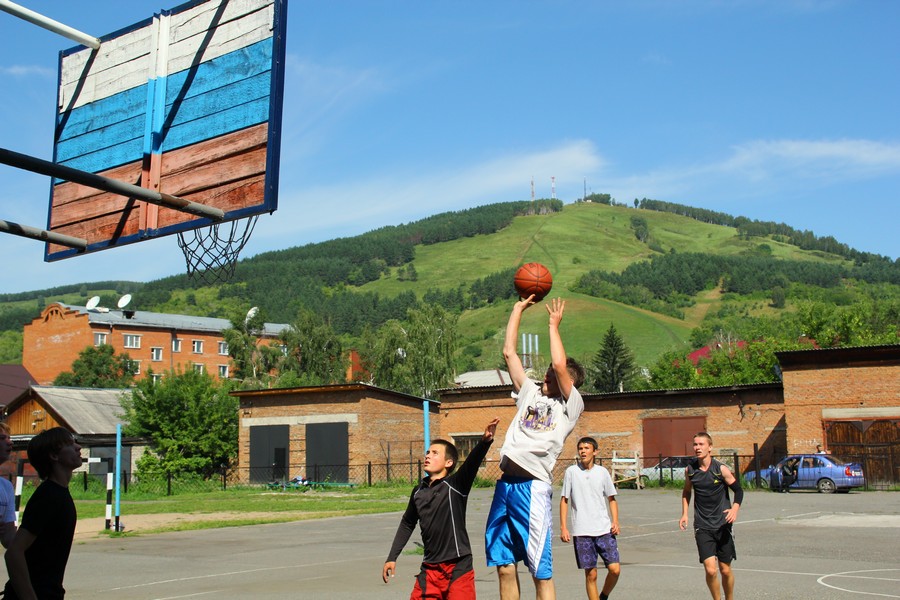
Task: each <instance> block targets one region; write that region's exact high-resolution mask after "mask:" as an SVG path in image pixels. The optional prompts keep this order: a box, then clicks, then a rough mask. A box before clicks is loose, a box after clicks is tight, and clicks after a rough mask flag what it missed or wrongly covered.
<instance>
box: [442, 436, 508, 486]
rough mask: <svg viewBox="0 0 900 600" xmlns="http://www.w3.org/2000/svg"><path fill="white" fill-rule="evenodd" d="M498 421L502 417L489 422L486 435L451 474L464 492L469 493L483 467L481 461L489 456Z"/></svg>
mask: <svg viewBox="0 0 900 600" xmlns="http://www.w3.org/2000/svg"><path fill="white" fill-rule="evenodd" d="M498 423H500V419H499V418H495V419H493V420H491V422H490V423H488V424H487V426H486V427H485V428H484V435H482V436H481V441H479V442H478V443H477V444H476V445H475V447H474V448H472V451H471V452H469V455H468V456H467V457H466V460H465V461H464V462H463V464H462V465H461V466H460V467H459V469H458V470H457V471H456V473H454V474H453V475H452V476H451V477H453V478H454V480H455V481H456V482H457V485H458V486H459V489H460V491H461V492H462V493H466V494H468V493H469V490H470V489H472V484H473V483H474V482H475V477H477V476H478V469H479V467H481V463H482V462H484V457H485V456H487V453H488V449H490V447H491V444H492V443H493V442H494V433H495V432H496V431H497V424H498Z"/></svg>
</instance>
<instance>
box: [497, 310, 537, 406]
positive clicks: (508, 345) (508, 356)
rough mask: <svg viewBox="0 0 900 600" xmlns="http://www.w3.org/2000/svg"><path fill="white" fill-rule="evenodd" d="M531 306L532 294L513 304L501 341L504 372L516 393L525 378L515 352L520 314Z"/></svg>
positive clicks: (517, 354)
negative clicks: (504, 364) (504, 335)
mask: <svg viewBox="0 0 900 600" xmlns="http://www.w3.org/2000/svg"><path fill="white" fill-rule="evenodd" d="M532 304H534V294H532V295H531V296H528V298H525V299H524V300H519V301H518V302H516V303H515V305H514V306H513V309H512V312H511V313H510V314H509V323H507V324H506V337H505V338H504V340H503V359H504V360H505V361H506V370H507V371H509V377H510V379H511V380H512V383H513V389H514V390H515V391H517V392H518V391H519V389H520V388H521V387H522V384H523V383H524V382H525V378H526V376H525V367H523V366H522V359H521V358H519V353H518V352H517V349H518V340H519V322H520V321H521V320H522V313H523V312H525V309H526V308H528V307H529V306H531V305H532Z"/></svg>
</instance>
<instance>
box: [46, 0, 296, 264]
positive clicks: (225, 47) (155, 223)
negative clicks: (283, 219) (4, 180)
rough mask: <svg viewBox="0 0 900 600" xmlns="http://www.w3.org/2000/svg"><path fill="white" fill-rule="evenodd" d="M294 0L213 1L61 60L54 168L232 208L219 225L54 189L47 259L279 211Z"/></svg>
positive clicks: (91, 193) (70, 186) (110, 197)
mask: <svg viewBox="0 0 900 600" xmlns="http://www.w3.org/2000/svg"><path fill="white" fill-rule="evenodd" d="M286 21H287V0H208V1H195V2H190V3H188V4H184V5H182V6H179V7H177V8H174V9H172V10H168V11H162V12H160V13H158V14H156V15H154V16H153V17H151V18H150V19H147V20H145V21H142V22H140V23H137V24H134V25H132V26H130V27H127V28H125V29H122V30H119V31H117V32H115V33H111V34H109V35H107V36H104V37H102V38H100V40H101V44H100V48H99V49H98V50H93V49H91V48H88V47H85V46H77V47H75V48H72V49H69V50H66V51H63V52H61V53H60V59H59V89H58V98H57V106H58V114H57V118H56V135H55V139H54V147H53V162H55V163H58V164H60V165H64V166H68V167H72V168H75V169H79V170H81V171H86V172H89V173H96V174H100V175H103V176H105V177H109V178H111V179H115V180H120V181H125V182H127V183H131V184H135V185H139V186H141V187H144V188H147V189H150V190H153V191H155V192H160V193H164V194H170V195H172V196H176V197H179V198H183V199H185V200H188V201H191V202H196V203H199V204H202V205H205V206H209V207H214V208H218V209H221V210H222V211H224V218H223V219H221V220H213V219H212V218H210V217H203V216H198V215H196V214H190V213H187V212H183V211H179V210H175V209H173V208H168V207H166V206H160V205H157V204H151V203H148V202H144V201H141V200H136V199H133V198H127V197H124V196H121V195H116V194H112V193H109V192H104V191H101V190H98V189H95V188H91V187H87V186H84V185H80V184H77V183H72V182H67V181H60V180H54V181H53V184H52V186H51V195H50V211H49V217H48V226H47V229H48V231H51V232H55V233H60V234H64V235H69V236H73V237H76V238H82V239H84V240H86V241H87V248H86V250H83V251H82V250H77V249H73V248H70V247H65V246H61V245H56V244H53V243H48V244H47V247H46V250H45V254H44V259H45V260H46V261H55V260H60V259H63V258H68V257H71V256H74V255H76V254H80V253H83V252H94V251H98V250H104V249H107V248H111V247H115V246H121V245H124V244H131V243H135V242H139V241H142V240H146V239H150V238H155V237H160V236H165V235H171V234H175V233H181V232H184V231H188V230H191V229H198V228H201V227H205V226H208V225H211V224H213V223H217V222H225V221H233V220H235V219H239V218H244V217H249V216H252V215H258V214H262V213H267V212H272V211H274V210H275V209H276V208H277V194H278V170H279V169H278V165H279V145H280V129H281V109H282V95H283V94H282V92H283V87H284V55H285V42H286V39H285V33H286Z"/></svg>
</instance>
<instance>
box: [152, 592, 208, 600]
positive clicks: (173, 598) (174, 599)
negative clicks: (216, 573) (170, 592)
mask: <svg viewBox="0 0 900 600" xmlns="http://www.w3.org/2000/svg"><path fill="white" fill-rule="evenodd" d="M224 591H225V590H210V591H208V592H197V593H196V594H187V595H185V596H166V597H165V598H154V599H153V600H178V598H195V597H197V596H205V595H206V594H218V593H219V592H224Z"/></svg>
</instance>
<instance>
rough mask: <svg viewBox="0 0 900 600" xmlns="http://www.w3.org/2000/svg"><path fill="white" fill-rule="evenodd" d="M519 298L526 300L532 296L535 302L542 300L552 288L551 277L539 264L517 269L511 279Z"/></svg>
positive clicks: (528, 264)
mask: <svg viewBox="0 0 900 600" xmlns="http://www.w3.org/2000/svg"><path fill="white" fill-rule="evenodd" d="M513 285H515V286H516V292H518V294H519V297H520V298H527V297H528V296H530V295H531V294H534V300H535V302H538V301H540V300H543V298H544V296H546V295H547V294H549V293H550V288H552V287H553V276H552V275H550V271H548V270H547V267H545V266H544V265H542V264H541V263H536V262H532V263H527V264H524V265H522V266H521V267H519V270H518V271H516V276H515V278H514V279H513Z"/></svg>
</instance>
